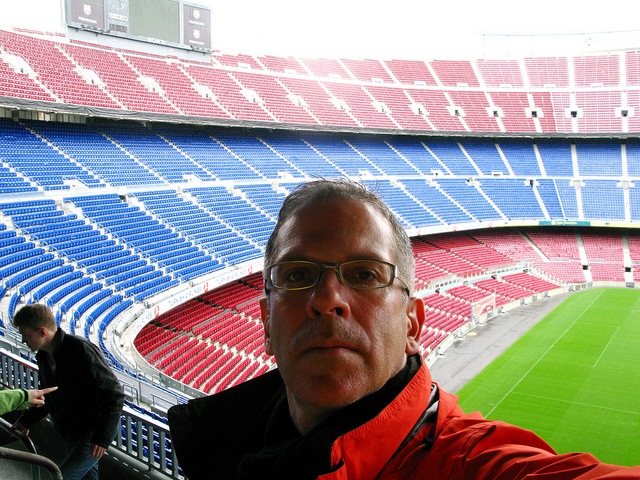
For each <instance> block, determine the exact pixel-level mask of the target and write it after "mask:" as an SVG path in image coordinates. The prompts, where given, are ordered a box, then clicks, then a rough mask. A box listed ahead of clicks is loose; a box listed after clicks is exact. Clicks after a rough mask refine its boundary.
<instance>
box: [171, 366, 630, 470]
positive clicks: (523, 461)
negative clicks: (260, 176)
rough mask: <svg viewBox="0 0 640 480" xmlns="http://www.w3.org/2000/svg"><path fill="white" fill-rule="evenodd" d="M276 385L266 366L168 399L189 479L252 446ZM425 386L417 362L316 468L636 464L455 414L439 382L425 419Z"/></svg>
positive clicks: (227, 465)
mask: <svg viewBox="0 0 640 480" xmlns="http://www.w3.org/2000/svg"><path fill="white" fill-rule="evenodd" d="M278 385H279V386H281V385H282V380H280V377H279V375H278V374H276V372H270V373H269V374H266V375H264V376H263V377H260V378H258V379H256V380H253V381H250V382H247V383H245V384H243V385H241V386H240V387H236V388H234V389H230V390H227V391H226V392H223V393H222V394H218V395H214V396H212V397H205V398H202V399H198V400H193V401H191V402H189V404H188V405H179V406H176V407H172V408H171V409H170V411H169V425H170V427H171V431H172V436H173V441H174V446H175V449H176V453H177V455H178V460H179V463H180V466H181V467H182V469H183V471H184V473H185V475H186V476H187V477H188V478H189V479H190V480H199V479H208V478H224V479H229V478H233V476H234V473H233V469H234V468H235V466H237V464H238V462H239V458H241V457H242V455H243V454H244V452H248V451H252V450H253V451H255V450H256V449H258V448H259V447H260V442H261V440H262V435H261V433H262V432H261V430H260V422H259V420H257V419H258V418H259V414H258V410H260V409H261V408H262V406H265V408H270V407H269V406H268V405H267V402H266V401H265V399H266V398H269V396H273V392H274V391H275V390H274V387H276V386H278ZM431 387H432V383H431V375H430V373H429V370H428V369H427V367H426V366H425V365H424V364H423V365H422V366H421V367H420V369H419V370H418V372H417V373H416V374H415V375H414V377H413V378H412V379H411V381H410V382H409V383H408V384H407V386H406V387H405V388H404V390H403V391H402V392H401V393H400V394H399V395H398V396H397V397H396V398H395V399H394V400H393V401H392V402H391V403H390V404H389V405H387V406H386V407H385V408H384V409H383V410H382V412H381V413H380V414H378V415H377V416H375V417H374V418H373V419H372V420H370V421H369V422H367V423H365V424H363V425H361V426H360V427H358V428H356V429H355V430H352V431H350V432H349V433H346V434H345V435H342V436H340V437H338V439H337V440H336V441H335V442H334V443H333V447H332V450H331V463H332V465H334V467H335V468H337V470H335V471H333V472H332V473H329V474H326V475H322V476H320V477H318V478H319V479H321V480H347V479H348V480H367V479H371V480H373V479H389V480H398V479H403V480H406V479H428V480H444V479H451V480H454V479H455V480H507V479H508V480H517V479H536V480H541V479H545V480H546V479H553V480H569V479H579V480H590V479H596V478H597V479H600V478H602V479H630V478H635V479H640V467H633V468H629V467H620V466H614V465H607V464H603V463H600V462H599V461H598V460H597V459H595V458H594V457H593V456H592V455H589V454H567V455H557V454H556V453H555V452H554V451H553V449H552V448H551V447H550V446H549V445H547V444H546V443H545V442H544V441H543V440H541V439H540V438H539V437H537V436H536V435H534V434H533V433H531V432H530V431H528V430H524V429H521V428H518V427H515V426H513V425H509V424H506V423H503V422H493V421H488V420H485V419H484V418H483V417H482V416H481V415H480V414H479V413H472V414H469V415H465V414H464V412H462V410H461V409H460V407H459V406H458V404H457V397H456V396H455V395H452V394H449V393H446V392H443V391H441V390H439V391H438V395H439V398H438V403H437V406H436V407H435V408H437V419H436V420H435V424H434V422H433V421H432V420H430V421H428V422H426V423H425V421H424V417H425V413H426V412H427V411H433V412H435V410H434V409H433V408H429V409H427V407H428V406H429V398H430V394H431V392H432V388H431ZM432 405H433V402H432ZM213 412H215V414H214V413H213ZM340 465H341V466H340ZM338 466H339V467H338Z"/></svg>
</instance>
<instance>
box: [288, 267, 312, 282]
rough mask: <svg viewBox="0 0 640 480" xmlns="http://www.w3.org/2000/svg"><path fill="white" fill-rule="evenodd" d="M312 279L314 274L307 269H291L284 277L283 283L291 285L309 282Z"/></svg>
mask: <svg viewBox="0 0 640 480" xmlns="http://www.w3.org/2000/svg"><path fill="white" fill-rule="evenodd" d="M312 277H313V272H312V271H311V269H309V268H306V267H298V268H290V269H288V270H287V271H286V272H283V275H282V279H283V282H284V283H288V284H290V285H292V284H300V283H305V282H308V281H310V279H311V278H312Z"/></svg>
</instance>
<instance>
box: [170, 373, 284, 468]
mask: <svg viewBox="0 0 640 480" xmlns="http://www.w3.org/2000/svg"><path fill="white" fill-rule="evenodd" d="M281 388H283V382H282V378H281V377H280V373H279V372H278V371H277V370H273V371H271V372H267V373H265V374H264V375H261V376H260V377H258V378H255V379H253V380H249V381H248V382H245V383H243V384H240V385H238V386H236V387H233V388H230V389H228V390H225V391H223V392H220V393H217V394H215V395H210V396H207V397H202V398H197V399H194V400H190V401H189V402H188V403H186V404H181V405H175V406H173V407H171V408H170V409H169V411H168V415H167V418H168V421H169V429H170V430H171V438H172V441H173V445H174V449H175V452H176V455H177V457H178V463H179V464H180V467H181V468H182V470H183V471H184V473H185V475H186V476H187V477H188V478H189V479H190V480H197V479H202V478H209V477H210V476H215V477H216V478H233V476H234V473H235V467H236V466H237V465H238V463H239V461H240V458H241V455H242V454H243V453H244V452H246V451H250V450H252V449H254V448H258V447H259V446H260V444H261V442H262V437H261V435H259V434H258V431H259V425H260V424H261V422H262V418H263V417H264V412H265V411H267V410H269V408H270V406H271V399H273V397H274V396H275V395H277V393H278V392H279V390H280V389H281ZM211 465H216V467H215V468H214V469H212V468H211ZM225 468H227V469H233V471H231V470H230V471H229V472H226V471H223V470H225Z"/></svg>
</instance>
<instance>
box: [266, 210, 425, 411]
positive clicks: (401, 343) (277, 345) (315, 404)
mask: <svg viewBox="0 0 640 480" xmlns="http://www.w3.org/2000/svg"><path fill="white" fill-rule="evenodd" d="M276 251H277V254H276V258H275V262H281V261H287V260H308V261H313V262H324V263H336V262H344V261H348V260H356V259H378V260H384V261H387V262H391V263H396V262H397V259H396V258H395V254H394V237H393V232H392V229H391V226H390V225H389V223H388V221H387V220H386V219H385V218H384V217H383V216H382V214H381V213H379V212H378V211H377V210H376V209H374V208H373V207H371V206H369V205H367V204H361V203H359V202H356V201H353V200H329V201H325V202H323V203H321V204H315V205H310V206H308V207H306V208H304V209H302V210H300V211H299V212H297V213H296V214H295V215H292V216H291V217H290V218H289V219H288V220H287V221H286V222H285V223H284V224H283V225H282V227H281V229H280V232H279V235H278V239H277V243H276ZM406 280H407V281H409V282H412V281H413V279H406ZM260 306H261V313H262V320H263V322H264V326H265V340H266V345H265V348H266V351H267V353H268V354H270V355H275V357H276V361H277V363H278V368H279V370H280V373H281V375H282V377H283V379H284V381H285V384H286V386H287V395H288V400H289V404H290V408H292V402H293V408H295V406H296V405H297V406H306V407H310V408H315V409H316V410H317V409H320V410H333V409H336V408H341V407H343V406H346V405H348V404H350V403H353V402H354V401H356V400H358V399H360V398H362V397H364V396H366V395H368V394H370V393H373V392H375V391H377V390H378V389H380V388H381V387H382V386H383V385H384V384H385V383H386V381H387V380H388V379H389V378H391V377H392V376H393V375H395V374H396V373H397V372H399V371H400V370H401V369H402V367H403V366H404V365H405V362H406V356H407V354H413V353H416V352H417V351H418V346H419V343H418V342H419V338H420V329H421V327H422V322H423V321H424V306H423V304H422V302H421V301H420V300H419V299H415V298H411V299H407V295H406V293H404V292H403V289H402V283H401V282H400V281H399V280H397V279H396V280H395V281H394V283H393V284H392V285H391V286H389V287H385V288H380V289H375V290H365V289H354V288H350V287H347V286H345V285H342V284H341V283H340V281H339V280H338V277H337V273H336V272H335V270H333V269H331V268H328V269H325V270H324V272H323V273H322V276H321V278H320V280H319V282H318V284H317V285H316V286H314V287H312V288H309V289H306V290H297V291H282V290H277V289H272V290H271V291H270V292H269V293H268V298H263V299H262V300H261V302H260ZM306 407H305V408H306ZM292 414H293V412H292Z"/></svg>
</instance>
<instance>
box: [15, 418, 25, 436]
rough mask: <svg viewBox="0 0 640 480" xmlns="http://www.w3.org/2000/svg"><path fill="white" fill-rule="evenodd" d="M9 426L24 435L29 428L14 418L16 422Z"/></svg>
mask: <svg viewBox="0 0 640 480" xmlns="http://www.w3.org/2000/svg"><path fill="white" fill-rule="evenodd" d="M11 428H12V429H14V430H18V431H19V432H22V433H24V434H25V435H29V429H28V428H27V427H25V426H24V425H22V424H21V423H20V420H16V422H15V423H14V424H13V425H11Z"/></svg>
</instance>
